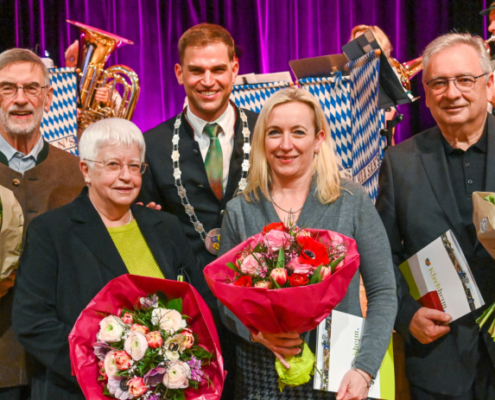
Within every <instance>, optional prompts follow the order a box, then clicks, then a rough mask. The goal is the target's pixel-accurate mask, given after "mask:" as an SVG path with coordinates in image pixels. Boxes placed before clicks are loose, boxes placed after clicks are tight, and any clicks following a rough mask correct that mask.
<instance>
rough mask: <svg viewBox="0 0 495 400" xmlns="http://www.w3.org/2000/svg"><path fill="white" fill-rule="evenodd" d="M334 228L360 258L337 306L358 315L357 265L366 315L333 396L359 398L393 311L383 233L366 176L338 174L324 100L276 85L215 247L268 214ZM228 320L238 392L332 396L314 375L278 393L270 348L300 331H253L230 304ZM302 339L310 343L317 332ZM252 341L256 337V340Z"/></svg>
mask: <svg viewBox="0 0 495 400" xmlns="http://www.w3.org/2000/svg"><path fill="white" fill-rule="evenodd" d="M289 220H291V221H293V222H295V223H297V225H298V226H301V227H307V228H316V229H328V230H333V231H336V232H339V233H342V234H344V235H347V236H349V237H352V238H354V239H355V240H356V242H357V245H358V250H359V253H360V255H361V266H360V268H359V270H358V272H357V273H356V275H355V276H354V278H353V280H352V282H351V284H350V286H349V289H348V291H347V295H346V297H345V298H344V300H343V301H342V303H341V304H340V305H339V306H338V307H337V309H339V310H341V311H343V312H347V313H351V314H354V315H358V316H361V309H360V303H359V273H361V274H362V275H363V279H364V284H365V287H366V289H367V292H368V301H369V303H368V319H367V323H366V327H365V331H364V333H363V336H362V344H361V347H360V349H359V352H358V354H357V357H356V360H355V364H354V367H353V369H351V370H349V372H347V374H346V375H345V377H344V379H343V381H342V383H341V387H340V390H339V393H338V394H337V399H345V400H350V399H365V398H366V397H367V395H368V389H369V385H370V383H371V382H372V379H373V378H374V377H375V376H376V373H377V371H378V369H379V367H380V364H381V362H382V359H383V356H384V354H385V351H386V348H387V346H388V343H389V340H390V336H391V334H392V326H393V323H394V320H395V314H396V310H397V301H396V295H395V279H394V273H393V267H392V260H391V255H390V247H389V244H388V239H387V236H386V233H385V230H384V228H383V225H382V223H381V221H380V218H379V216H378V214H377V212H376V210H375V208H374V206H373V204H372V202H371V200H370V198H369V197H368V194H367V193H366V191H365V190H364V189H363V187H362V186H360V185H358V184H356V183H354V182H350V181H346V180H342V179H340V178H339V173H338V166H337V160H336V156H335V154H334V151H333V145H332V139H331V137H330V131H329V127H328V124H327V122H326V119H325V116H324V114H323V110H322V109H321V107H320V105H319V104H318V102H317V100H316V99H315V98H314V97H313V96H312V95H311V94H309V93H308V92H307V91H305V90H302V89H297V88H290V89H285V90H282V91H280V92H278V93H276V94H275V95H273V96H272V97H271V98H270V99H269V100H268V101H267V103H266V104H265V106H264V108H263V110H262V111H261V114H260V116H259V118H258V122H257V124H256V128H255V131H254V135H253V140H252V151H251V170H250V174H249V183H248V185H247V187H246V189H245V190H244V193H243V194H242V195H240V196H238V197H236V198H234V199H233V200H231V201H230V202H229V203H228V205H227V210H226V213H225V215H224V220H223V225H222V241H221V247H220V254H223V253H225V252H226V251H228V250H230V249H231V248H233V247H234V246H236V245H237V244H239V243H240V242H241V241H243V240H244V239H246V238H248V237H250V236H252V235H254V234H256V233H259V232H260V231H261V230H262V228H263V226H265V225H266V224H268V223H271V222H279V221H285V222H287V221H289ZM225 317H226V318H225V321H226V322H227V324H228V326H229V327H230V328H231V329H232V330H235V331H236V333H237V334H238V335H239V336H240V337H242V338H243V339H241V338H239V340H238V344H237V348H236V355H237V370H236V371H237V372H236V385H235V386H236V399H249V400H254V399H260V398H263V399H265V398H266V399H268V398H269V399H299V398H300V399H333V398H335V394H333V393H327V392H320V391H314V390H313V389H312V388H313V382H312V381H310V382H308V383H307V384H306V385H303V386H299V387H295V388H290V387H286V388H285V389H284V391H283V392H282V393H281V392H280V390H279V388H278V383H277V375H276V372H275V370H274V368H273V362H274V357H275V356H276V357H278V358H279V359H280V360H281V361H282V362H284V363H285V360H284V359H283V357H282V356H284V355H287V356H289V355H294V354H296V353H298V352H299V349H298V348H294V346H297V345H298V344H300V343H301V339H300V338H299V336H298V335H297V333H291V332H280V334H276V335H273V334H269V333H266V332H259V333H258V334H257V335H254V336H253V335H250V334H249V331H247V329H246V328H245V327H243V326H242V324H241V323H240V322H239V321H238V320H237V321H236V320H235V317H233V315H232V314H231V313H229V312H228V311H226V314H225ZM314 336H315V335H314V332H313V333H308V335H307V337H306V338H305V339H306V342H307V343H308V344H309V345H310V347H311V346H313V348H312V350H313V351H314V345H315V337H314ZM252 342H256V343H252Z"/></svg>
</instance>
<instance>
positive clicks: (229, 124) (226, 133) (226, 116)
mask: <svg viewBox="0 0 495 400" xmlns="http://www.w3.org/2000/svg"><path fill="white" fill-rule="evenodd" d="M186 118H187V120H188V121H189V123H190V124H191V126H192V128H193V130H194V140H196V142H198V144H199V149H200V151H201V156H202V157H203V161H205V160H206V155H207V154H208V148H209V147H210V137H209V136H208V135H207V134H206V133H203V129H204V127H205V125H207V124H213V123H217V124H218V125H220V128H222V131H221V132H220V133H219V134H218V140H219V141H220V145H221V146H222V154H223V180H222V187H223V192H224V193H225V189H226V187H227V181H228V180H229V165H230V158H231V157H232V151H233V148H234V125H235V110H234V107H233V106H232V104H231V103H230V102H229V105H228V107H227V109H226V110H225V112H224V113H223V114H222V115H220V117H218V118H217V119H216V120H215V121H212V122H208V121H205V120H203V119H201V118H199V117H197V116H196V115H194V114H193V113H192V111H191V109H190V108H189V107H187V110H186Z"/></svg>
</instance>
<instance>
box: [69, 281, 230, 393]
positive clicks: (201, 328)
mask: <svg viewBox="0 0 495 400" xmlns="http://www.w3.org/2000/svg"><path fill="white" fill-rule="evenodd" d="M157 291H161V292H163V293H165V294H166V295H167V297H168V298H169V299H175V298H179V297H180V298H182V304H183V305H182V313H183V314H184V315H187V316H189V317H191V318H189V319H188V320H187V322H188V324H189V325H190V326H191V328H192V329H193V331H194V333H196V334H197V335H198V339H199V344H200V345H201V346H203V347H204V348H205V349H206V350H208V351H209V352H210V353H213V358H212V360H213V361H212V362H211V364H210V365H208V366H206V367H205V368H204V371H205V373H206V374H207V375H208V377H209V379H210V380H211V381H212V383H213V384H210V385H209V386H208V384H202V385H201V386H200V387H199V389H198V390H195V389H188V390H187V391H186V399H188V400H192V399H197V400H217V399H220V395H221V393H222V388H223V384H224V380H225V374H224V371H223V358H222V353H221V351H220V342H219V340H218V334H217V330H216V328H215V323H214V322H213V317H212V315H211V312H210V309H209V308H208V306H207V305H206V303H205V302H204V300H203V299H202V297H201V296H200V295H199V293H198V292H197V291H196V289H194V288H193V287H192V286H191V285H190V284H188V283H185V282H176V281H171V280H167V279H156V278H148V277H143V276H137V275H130V274H126V275H122V276H119V277H118V278H115V279H113V280H111V281H110V282H108V284H107V285H106V286H105V287H104V288H103V289H102V290H101V291H100V292H99V293H98V294H97V295H96V296H95V298H94V299H93V300H91V302H90V303H89V304H88V306H87V307H86V308H85V309H84V310H83V311H82V313H81V315H80V316H79V318H78V319H77V321H76V323H75V325H74V327H73V328H72V331H71V333H70V335H69V345H70V359H71V362H72V374H73V375H76V377H77V381H78V382H79V385H80V386H81V389H82V391H83V392H84V395H85V396H86V398H87V399H91V400H94V399H102V400H103V399H105V400H107V399H108V398H109V397H107V396H104V395H103V382H100V381H98V376H99V373H98V366H97V363H98V359H97V358H96V356H95V354H94V350H93V343H95V342H96V334H97V333H98V331H99V323H100V321H101V320H102V319H103V318H104V316H105V315H107V314H114V315H120V312H121V311H122V309H123V308H128V309H131V310H132V309H134V306H135V305H136V304H137V302H138V299H139V298H140V297H146V296H147V295H149V294H154V293H156V292H157ZM103 314H105V315H103Z"/></svg>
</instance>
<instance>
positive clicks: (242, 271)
mask: <svg viewBox="0 0 495 400" xmlns="http://www.w3.org/2000/svg"><path fill="white" fill-rule="evenodd" d="M258 239H262V240H261V241H259V242H258V243H257V244H256V245H255V246H254V248H252V246H247V247H244V249H243V250H242V251H241V252H240V254H239V256H238V257H237V259H236V260H235V262H227V267H229V268H230V269H232V270H233V271H234V272H236V273H237V274H236V275H235V276H234V285H235V286H243V287H261V288H266V289H281V288H284V287H297V286H305V285H311V284H315V283H320V282H322V281H323V280H325V279H327V278H329V277H330V275H331V274H332V272H335V271H336V270H337V269H338V268H340V267H342V266H343V264H344V258H345V257H346V254H347V243H348V242H347V240H345V241H344V239H343V237H342V236H341V235H334V237H332V241H331V242H327V244H326V245H324V244H323V243H322V242H321V241H319V240H318V237H317V235H316V237H315V238H313V237H311V231H309V230H306V229H298V228H297V227H296V226H295V225H290V226H289V227H286V226H285V225H284V224H283V223H282V222H274V223H272V224H270V225H267V226H265V227H264V228H263V232H262V235H261V236H260V237H259V238H258Z"/></svg>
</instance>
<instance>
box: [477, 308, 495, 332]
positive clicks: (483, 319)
mask: <svg viewBox="0 0 495 400" xmlns="http://www.w3.org/2000/svg"><path fill="white" fill-rule="evenodd" d="M494 311H495V303H493V304H492V305H491V306H490V307H488V308H487V309H486V310H485V311H484V312H483V314H481V316H480V317H479V318H478V319H477V320H476V323H477V324H478V325H479V326H480V329H481V328H483V325H485V323H486V321H488V318H490V316H491V315H492V313H493V312H494Z"/></svg>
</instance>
